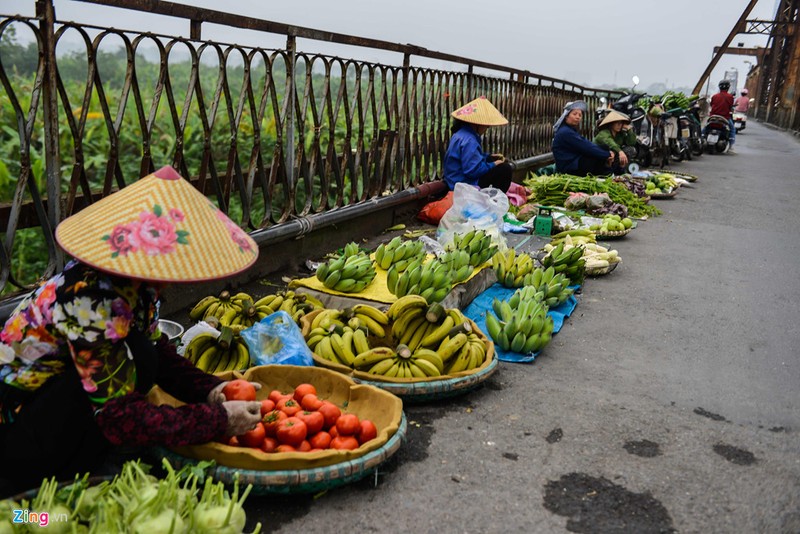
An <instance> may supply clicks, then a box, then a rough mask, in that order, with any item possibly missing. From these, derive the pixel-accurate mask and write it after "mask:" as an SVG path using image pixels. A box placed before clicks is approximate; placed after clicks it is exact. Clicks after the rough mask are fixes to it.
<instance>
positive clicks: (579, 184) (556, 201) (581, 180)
mask: <svg viewBox="0 0 800 534" xmlns="http://www.w3.org/2000/svg"><path fill="white" fill-rule="evenodd" d="M525 186H527V187H528V188H530V189H531V190H532V191H533V195H531V197H530V201H533V202H536V203H537V204H541V205H543V206H563V205H564V202H565V201H566V200H567V197H569V194H570V193H573V192H583V193H588V194H594V193H606V194H608V196H609V198H610V199H611V200H612V201H613V202H616V203H618V204H622V205H623V206H625V207H627V208H628V215H629V216H630V217H637V218H638V217H644V216H650V217H652V216H655V215H660V214H661V210H659V209H658V208H656V207H655V206H649V205H647V204H646V203H645V202H644V201H643V200H642V199H641V198H639V197H638V196H637V195H636V194H634V193H632V192H631V191H629V190H628V189H627V188H626V187H625V186H624V185H623V184H619V183H616V182H614V181H613V180H603V179H598V178H595V177H593V176H587V177H579V176H572V175H570V174H554V175H552V176H535V175H533V174H531V175H529V176H528V178H527V179H526V180H525Z"/></svg>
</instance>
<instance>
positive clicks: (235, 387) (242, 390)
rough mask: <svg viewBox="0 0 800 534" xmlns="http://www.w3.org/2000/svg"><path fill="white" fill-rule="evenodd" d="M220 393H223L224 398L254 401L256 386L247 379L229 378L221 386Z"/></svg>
mask: <svg viewBox="0 0 800 534" xmlns="http://www.w3.org/2000/svg"><path fill="white" fill-rule="evenodd" d="M222 394H223V395H225V400H229V401H230V400H243V401H254V400H256V388H255V387H253V384H251V383H250V382H248V381H247V380H242V379H241V378H239V379H237V380H231V381H230V382H228V383H227V384H225V387H224V388H222Z"/></svg>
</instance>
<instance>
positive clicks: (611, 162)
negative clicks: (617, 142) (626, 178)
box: [606, 150, 616, 167]
mask: <svg viewBox="0 0 800 534" xmlns="http://www.w3.org/2000/svg"><path fill="white" fill-rule="evenodd" d="M615 157H616V154H614V152H612V151H611V150H609V151H608V159H607V160H606V163H607V164H608V166H609V167H611V166H612V165H614V158H615Z"/></svg>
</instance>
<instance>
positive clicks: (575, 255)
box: [542, 242, 586, 285]
mask: <svg viewBox="0 0 800 534" xmlns="http://www.w3.org/2000/svg"><path fill="white" fill-rule="evenodd" d="M545 250H547V246H545ZM583 251H584V245H568V244H566V243H565V242H561V243H559V244H558V246H556V247H554V248H552V249H551V250H550V251H549V253H548V254H547V255H546V256H545V257H544V258H542V266H543V267H545V268H549V267H552V268H553V270H554V271H555V272H556V273H564V274H565V275H566V276H568V277H569V281H570V283H572V284H577V285H580V284H582V283H583V277H584V275H585V272H586V271H585V263H586V260H584V259H583Z"/></svg>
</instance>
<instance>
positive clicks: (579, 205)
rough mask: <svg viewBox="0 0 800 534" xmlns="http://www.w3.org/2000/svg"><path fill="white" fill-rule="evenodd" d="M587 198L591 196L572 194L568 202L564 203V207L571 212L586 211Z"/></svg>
mask: <svg viewBox="0 0 800 534" xmlns="http://www.w3.org/2000/svg"><path fill="white" fill-rule="evenodd" d="M587 198H589V195H587V194H586V193H580V192H578V193H570V194H569V196H568V197H567V200H565V201H564V207H565V208H567V209H568V210H570V211H578V210H582V209H585V208H586V199H587Z"/></svg>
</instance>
